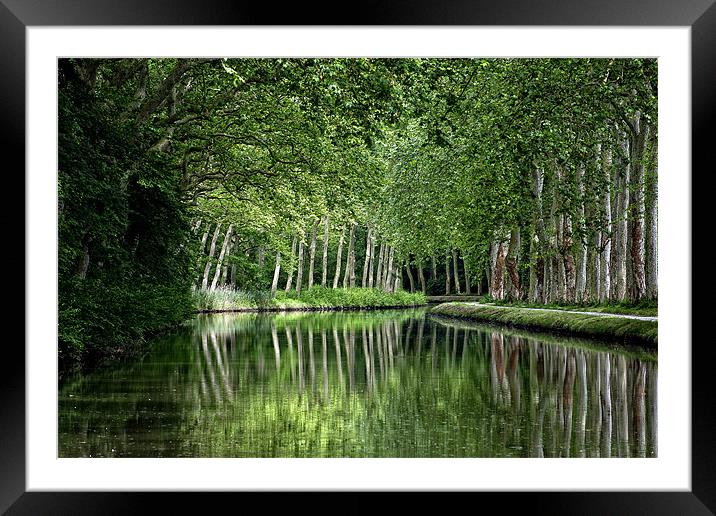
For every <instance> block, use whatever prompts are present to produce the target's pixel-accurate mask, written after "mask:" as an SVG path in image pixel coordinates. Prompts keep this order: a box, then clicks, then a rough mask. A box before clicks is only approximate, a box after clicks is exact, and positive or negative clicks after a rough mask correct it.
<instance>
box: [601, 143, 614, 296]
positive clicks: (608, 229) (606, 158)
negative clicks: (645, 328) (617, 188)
mask: <svg viewBox="0 0 716 516" xmlns="http://www.w3.org/2000/svg"><path fill="white" fill-rule="evenodd" d="M611 169H612V149H611V147H609V146H608V145H605V146H604V147H603V149H602V173H603V174H604V183H605V185H606V188H605V192H604V199H603V210H604V211H603V213H604V231H603V232H602V247H601V254H600V261H601V265H600V267H599V269H600V271H599V272H600V278H599V282H600V285H599V302H600V303H604V302H605V301H609V300H610V299H611V284H610V280H611V270H610V266H611V259H612V192H611V190H612V181H611Z"/></svg>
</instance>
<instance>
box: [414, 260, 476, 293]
mask: <svg viewBox="0 0 716 516" xmlns="http://www.w3.org/2000/svg"><path fill="white" fill-rule="evenodd" d="M466 270H467V269H466ZM418 280H419V281H420V290H421V291H422V292H423V294H425V293H427V287H426V286H425V273H424V271H423V261H422V259H421V260H419V261H418Z"/></svg>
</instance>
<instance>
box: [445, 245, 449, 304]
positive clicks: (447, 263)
mask: <svg viewBox="0 0 716 516" xmlns="http://www.w3.org/2000/svg"><path fill="white" fill-rule="evenodd" d="M445 295H446V296H449V295H450V254H446V255H445Z"/></svg>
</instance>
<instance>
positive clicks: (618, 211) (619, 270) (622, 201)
mask: <svg viewBox="0 0 716 516" xmlns="http://www.w3.org/2000/svg"><path fill="white" fill-rule="evenodd" d="M629 146H630V145H629V139H628V138H627V137H626V136H625V135H622V138H621V144H620V147H621V151H622V155H623V156H629V152H630V151H629ZM630 175H631V166H630V164H629V161H628V159H625V158H624V157H620V159H619V166H618V169H617V171H616V172H615V177H616V180H615V184H618V185H619V186H618V189H617V194H616V201H615V216H614V217H612V223H613V225H614V241H613V244H614V245H613V246H612V256H611V258H612V260H611V267H610V270H611V273H612V279H611V288H612V296H611V297H612V300H613V301H623V300H624V298H625V296H626V278H627V270H626V262H627V260H626V254H627V233H628V226H627V213H628V211H629V189H628V188H627V185H628V184H629V176H630Z"/></svg>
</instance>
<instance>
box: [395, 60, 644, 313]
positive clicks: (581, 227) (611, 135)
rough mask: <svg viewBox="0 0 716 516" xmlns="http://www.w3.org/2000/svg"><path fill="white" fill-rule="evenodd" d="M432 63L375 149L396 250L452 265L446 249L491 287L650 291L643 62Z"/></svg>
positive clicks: (531, 291) (531, 293)
mask: <svg viewBox="0 0 716 516" xmlns="http://www.w3.org/2000/svg"><path fill="white" fill-rule="evenodd" d="M432 65H433V66H434V68H433V69H432V73H433V74H434V77H433V78H432V80H431V81H430V82H429V84H431V87H430V89H429V90H426V91H425V92H424V96H425V99H426V100H425V101H424V102H423V103H420V102H416V103H415V104H414V105H413V109H414V114H413V116H412V117H411V119H410V120H409V122H408V123H407V124H406V125H405V126H403V127H400V128H399V129H397V130H395V131H394V132H393V133H392V137H391V138H389V139H386V141H385V147H384V149H383V152H384V153H385V155H386V156H387V159H388V160H389V163H390V166H389V167H388V172H387V177H388V179H387V181H388V186H387V189H386V190H387V194H386V198H387V202H384V204H383V207H384V209H383V220H384V221H385V222H384V224H385V227H387V228H389V229H390V231H391V236H392V238H393V239H394V240H395V241H396V242H397V244H398V245H399V247H400V248H401V249H402V250H403V252H405V253H408V254H410V255H411V256H412V257H413V261H414V263H415V264H416V265H417V266H418V267H420V265H419V264H420V262H421V261H423V262H424V261H425V260H426V259H427V258H428V257H432V256H436V255H437V256H438V257H439V260H440V261H445V263H446V267H447V266H448V265H447V263H448V262H449V261H450V260H451V259H452V261H453V264H454V270H455V271H456V270H457V266H456V264H457V258H456V250H459V254H460V256H462V259H463V260H464V262H465V270H467V271H469V273H471V276H472V277H474V278H476V279H475V280H474V281H476V283H477V285H478V286H479V285H480V284H482V285H483V286H485V287H487V289H488V291H489V293H490V294H491V295H492V297H493V298H497V299H505V298H509V299H523V300H530V301H533V302H544V303H549V302H555V301H566V302H583V301H588V302H604V301H622V300H628V301H631V302H639V301H641V300H644V299H656V297H657V295H658V288H657V171H658V168H657V159H656V158H657V131H656V100H657V84H656V76H657V69H656V62H655V60H641V59H629V60H626V59H625V60H616V59H611V60H607V59H601V60H593V59H580V60H575V59H530V60H454V61H447V62H445V61H440V62H438V63H433V64H432ZM431 77H432V76H431ZM420 87H421V88H425V86H424V85H421V86H420ZM449 276H450V275H449V273H448V274H446V277H447V278H449ZM455 280H456V281H455V285H456V286H457V285H458V283H457V277H455ZM470 281H471V280H470V279H469V278H467V280H466V282H465V283H466V284H467V287H466V288H467V289H469V285H470ZM449 290H450V286H449V284H448V283H446V291H449Z"/></svg>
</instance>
